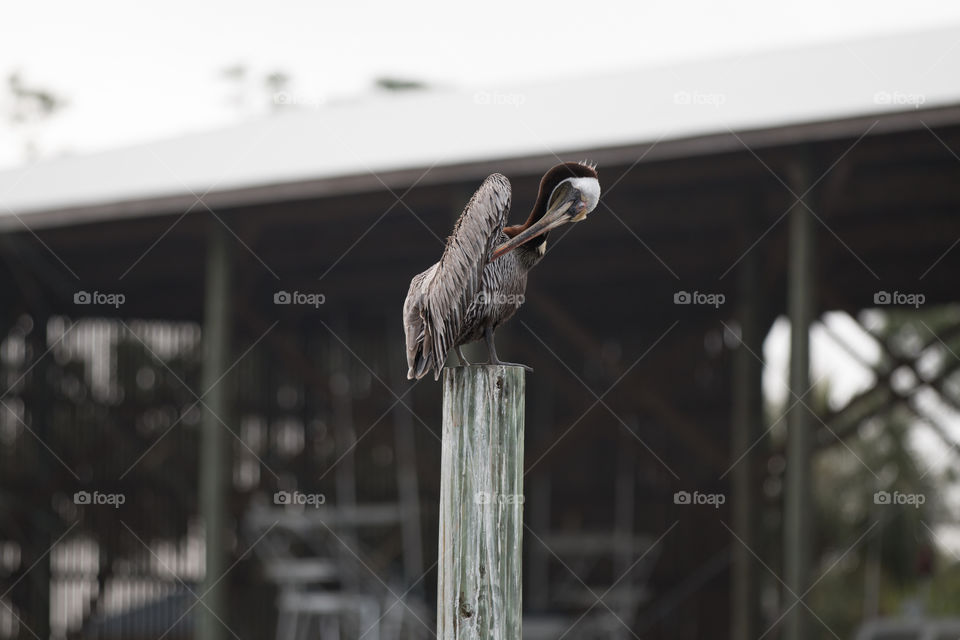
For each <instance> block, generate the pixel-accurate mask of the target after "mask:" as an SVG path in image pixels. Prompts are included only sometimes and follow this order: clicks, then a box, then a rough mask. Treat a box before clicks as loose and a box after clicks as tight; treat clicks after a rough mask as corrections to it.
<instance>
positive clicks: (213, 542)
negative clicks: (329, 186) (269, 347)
mask: <svg viewBox="0 0 960 640" xmlns="http://www.w3.org/2000/svg"><path fill="white" fill-rule="evenodd" d="M208 242H209V244H208V248H207V273H206V300H205V301H204V305H205V306H204V319H203V375H202V379H203V388H202V390H201V394H202V393H206V396H205V397H204V404H205V405H206V406H205V407H204V410H203V416H202V419H201V423H200V428H201V435H200V473H199V478H200V516H201V518H202V520H203V526H204V536H205V558H206V566H205V569H204V573H203V587H202V589H201V591H200V593H202V594H203V596H202V597H201V606H199V607H197V608H196V609H195V611H196V612H197V626H196V628H197V636H196V637H197V638H198V639H199V640H224V639H225V638H226V632H227V628H226V627H225V626H224V624H223V622H221V621H220V620H221V619H222V620H226V614H227V612H226V608H225V607H224V602H225V591H226V585H225V583H224V581H223V580H222V578H223V574H224V572H225V571H226V541H225V521H226V515H227V513H226V508H227V504H228V503H229V494H230V484H229V470H230V468H231V463H230V459H231V456H230V445H231V443H230V442H228V441H227V438H226V433H225V432H224V429H226V427H224V426H223V424H221V422H220V420H224V421H227V420H228V417H227V416H228V413H229V410H230V406H231V404H232V402H231V396H232V393H231V391H232V385H231V384H230V380H229V379H227V380H223V379H221V378H222V377H223V376H224V374H225V373H226V372H227V369H228V368H229V366H230V361H229V359H230V345H231V320H232V316H233V314H232V313H231V310H232V298H231V291H230V289H231V277H230V275H231V272H232V251H231V249H232V245H231V240H230V237H229V236H228V232H227V230H226V229H225V228H224V227H223V225H221V224H216V223H215V224H212V225H211V227H210V235H209V240H208Z"/></svg>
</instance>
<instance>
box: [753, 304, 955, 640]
mask: <svg viewBox="0 0 960 640" xmlns="http://www.w3.org/2000/svg"><path fill="white" fill-rule="evenodd" d="M958 323H960V310H958V309H956V308H952V307H948V308H939V309H935V310H930V311H923V312H917V311H911V312H894V313H885V314H884V315H883V316H882V322H881V323H880V326H881V328H880V329H877V330H874V331H872V333H873V335H874V336H875V338H876V340H877V342H878V344H879V345H881V346H882V355H881V358H880V360H879V362H877V363H876V366H875V369H876V371H877V372H878V375H877V380H878V383H877V387H876V388H875V389H873V390H871V392H872V393H874V394H875V397H868V398H866V400H867V402H865V403H862V405H863V406H865V407H867V408H868V409H869V410H868V411H867V412H866V413H867V414H869V417H867V418H866V419H862V420H860V422H859V423H858V424H856V429H854V430H853V431H852V432H851V433H843V434H842V440H841V439H840V438H838V434H836V433H831V432H829V431H827V430H826V429H822V430H820V435H821V436H822V439H821V441H820V443H819V445H818V450H817V453H816V455H815V458H814V461H813V465H814V468H813V484H814V486H813V492H814V495H813V498H814V508H815V518H816V521H815V528H814V530H815V531H816V532H817V536H818V537H817V539H816V540H815V541H814V545H815V548H814V554H815V555H814V557H815V558H816V561H815V563H814V565H813V567H812V568H811V574H812V576H811V580H813V581H817V580H819V582H817V584H816V586H815V587H814V589H813V590H812V591H811V593H810V595H809V596H808V597H809V602H810V605H811V608H812V609H813V610H814V611H815V612H816V614H817V616H818V617H819V618H821V620H822V622H823V623H824V624H823V625H821V624H817V623H815V624H814V625H813V626H812V627H811V629H812V631H813V632H814V633H816V636H815V637H817V638H824V639H826V638H832V637H835V635H836V636H839V637H852V635H853V633H854V631H855V630H856V628H857V627H858V626H859V625H860V624H861V622H862V621H863V620H864V619H865V618H869V617H872V616H876V615H899V614H902V613H904V612H906V611H910V612H926V613H928V614H931V615H956V614H958V613H960V598H957V597H953V598H952V599H951V598H950V597H949V594H957V593H960V565H958V563H957V562H956V560H957V559H956V558H952V557H941V556H938V555H937V551H936V549H937V541H936V540H935V539H934V536H933V533H932V532H933V530H934V529H935V528H936V526H937V525H938V524H939V523H942V522H944V521H945V518H946V517H947V515H948V514H947V513H946V510H945V509H944V508H943V500H942V493H943V491H944V489H945V487H947V486H949V485H950V484H952V483H954V482H955V481H956V474H955V472H954V471H952V469H953V466H952V465H948V466H947V470H946V471H944V472H936V471H935V470H933V469H931V467H930V462H931V461H930V460H929V448H928V449H927V450H926V452H925V453H922V452H921V451H919V450H918V449H917V447H916V442H917V437H918V434H920V433H921V432H924V433H927V434H929V432H931V431H932V432H933V433H936V434H937V436H938V437H941V438H947V440H946V441H945V442H944V444H945V445H946V446H945V447H944V449H943V450H944V451H945V452H946V453H947V454H948V455H951V456H955V455H956V448H957V445H956V443H955V442H951V441H949V435H947V432H946V430H944V429H942V428H941V427H940V426H939V425H937V424H936V423H934V422H933V421H932V418H931V417H930V416H927V415H925V414H924V413H923V411H922V410H921V409H920V408H919V407H918V406H917V404H916V402H915V400H916V396H915V395H913V394H910V393H907V392H905V391H904V387H903V385H904V384H906V383H904V381H908V382H910V384H907V385H906V386H907V387H910V386H912V387H914V388H918V387H919V388H923V389H924V391H926V392H930V393H939V394H940V398H941V399H942V401H943V404H946V405H948V406H953V407H954V408H956V407H960V387H958V386H957V384H956V383H957V382H958V381H960V373H957V372H954V373H952V374H949V375H948V376H947V377H946V378H945V382H944V383H943V384H937V385H931V384H928V383H927V382H925V381H929V380H934V379H935V378H936V377H937V374H938V373H941V372H946V373H949V371H950V369H949V367H951V366H955V361H956V355H955V354H957V353H960V335H957V332H956V331H954V332H953V333H952V334H951V333H950V332H949V331H948V329H949V328H950V327H955V326H956V325H957V324H958ZM864 324H867V323H864ZM872 324H875V323H872ZM941 335H942V336H943V339H942V340H941V338H940V337H939V336H941ZM951 335H952V336H953V337H950V336H951ZM918 371H923V375H918ZM883 372H893V373H894V374H895V375H886V374H884V373H883ZM897 378H899V379H900V382H894V380H895V379H897ZM888 383H889V386H887V385H888ZM894 388H896V391H895V390H894ZM828 391H829V387H828V386H827V385H824V384H821V385H818V387H817V388H816V389H814V391H813V392H811V394H810V396H808V399H807V400H805V402H806V403H807V404H808V405H809V406H810V407H811V409H812V410H813V411H814V413H815V414H817V415H818V416H820V418H821V420H822V421H824V422H828V421H829V420H830V417H831V416H836V415H838V414H839V413H841V412H842V409H841V410H835V409H834V410H831V409H830V408H829V403H828V400H827V399H828V397H829V395H830V394H829V393H828ZM788 404H789V403H788ZM785 408H786V407H785V406H782V407H773V406H771V407H769V408H768V415H770V416H771V418H769V419H768V422H772V421H773V420H774V419H778V418H779V416H781V415H782V414H783V412H784V410H785ZM927 427H933V428H932V429H927ZM784 440H785V425H784V424H783V422H782V419H781V420H780V421H779V423H778V424H774V425H773V427H772V429H771V434H770V447H771V455H770V458H769V460H768V464H767V472H768V476H767V478H766V481H765V485H764V488H765V492H766V495H767V497H768V498H769V499H770V502H769V503H768V511H767V513H766V517H765V518H764V522H763V526H764V527H765V529H766V533H767V540H768V541H769V542H768V544H767V547H766V549H765V554H766V555H767V559H768V562H769V565H770V566H771V567H774V568H776V567H778V566H779V564H780V561H781V558H780V557H779V556H780V553H781V546H780V544H779V541H780V540H781V539H782V530H781V521H782V519H781V508H782V504H781V498H782V480H783V470H784V463H783V456H782V448H783V446H784ZM871 527H873V528H872V529H871ZM868 530H870V531H869V533H868V534H867V535H866V536H864V537H863V539H862V540H860V541H859V542H857V541H858V539H860V537H861V536H863V535H864V533H865V532H867V531H868ZM855 543H856V544H855ZM768 585H769V587H770V588H771V589H779V588H780V585H779V584H777V583H776V581H775V580H774V579H773V578H772V577H771V578H770V581H769V582H768ZM768 613H772V614H773V618H776V617H777V616H778V615H779V613H780V612H779V611H770V612H768ZM771 622H772V620H771ZM827 627H829V629H828V628H827Z"/></svg>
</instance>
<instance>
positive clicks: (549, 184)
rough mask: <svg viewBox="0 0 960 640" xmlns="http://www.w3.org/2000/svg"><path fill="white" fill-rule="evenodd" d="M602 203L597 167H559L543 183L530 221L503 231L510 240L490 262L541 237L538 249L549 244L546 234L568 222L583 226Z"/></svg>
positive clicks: (584, 164)
mask: <svg viewBox="0 0 960 640" xmlns="http://www.w3.org/2000/svg"><path fill="white" fill-rule="evenodd" d="M599 200H600V181H599V179H598V178H597V165H596V164H593V163H588V162H586V161H584V162H564V163H562V164H558V165H556V166H555V167H553V168H552V169H550V170H549V171H547V172H546V173H545V174H543V178H541V179H540V192H539V193H538V194H537V201H536V204H534V205H533V211H531V212H530V217H528V218H527V221H526V222H524V223H523V224H521V225H515V226H512V227H504V229H503V232H504V233H505V234H507V236H509V237H510V239H509V240H508V241H507V242H504V243H503V244H502V245H500V246H499V247H497V248H496V250H495V251H494V252H493V257H492V258H491V260H496V259H497V258H499V257H500V256H502V255H503V254H505V253H509V252H510V251H513V250H514V249H516V248H517V247H519V246H521V245H523V244H526V243H528V242H530V241H531V240H533V239H534V238H538V237H541V236H543V237H542V238H541V240H540V242H538V243H537V244H538V246H539V245H541V244H544V243H545V242H546V234H547V233H548V232H549V231H550V230H551V229H555V228H557V227H559V226H562V225H565V224H567V223H568V222H580V221H581V220H584V219H585V218H586V217H587V214H589V213H590V212H591V211H593V210H594V209H595V208H596V206H597V202H598V201H599Z"/></svg>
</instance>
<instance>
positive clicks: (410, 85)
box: [373, 76, 427, 91]
mask: <svg viewBox="0 0 960 640" xmlns="http://www.w3.org/2000/svg"><path fill="white" fill-rule="evenodd" d="M373 84H374V86H375V87H376V88H377V89H383V90H385V91H419V90H421V89H426V88H427V84H426V83H424V82H421V81H419V80H411V79H409V78H396V77H392V76H383V77H380V78H377V79H376V80H374V83H373Z"/></svg>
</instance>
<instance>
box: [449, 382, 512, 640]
mask: <svg viewBox="0 0 960 640" xmlns="http://www.w3.org/2000/svg"><path fill="white" fill-rule="evenodd" d="M523 414H524V371H523V369H522V368H521V367H514V366H500V365H481V366H470V367H455V368H447V369H445V370H444V372H443V447H442V448H443V455H442V462H441V472H440V482H441V484H440V538H439V545H440V559H439V565H438V566H439V578H438V580H439V584H438V589H437V638H438V640H520V638H521V637H522V634H521V584H522V581H521V573H520V569H521V558H522V552H521V549H522V547H521V542H522V536H523Z"/></svg>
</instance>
